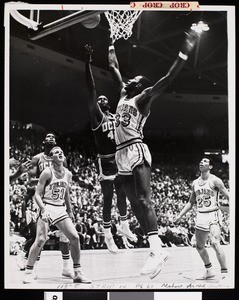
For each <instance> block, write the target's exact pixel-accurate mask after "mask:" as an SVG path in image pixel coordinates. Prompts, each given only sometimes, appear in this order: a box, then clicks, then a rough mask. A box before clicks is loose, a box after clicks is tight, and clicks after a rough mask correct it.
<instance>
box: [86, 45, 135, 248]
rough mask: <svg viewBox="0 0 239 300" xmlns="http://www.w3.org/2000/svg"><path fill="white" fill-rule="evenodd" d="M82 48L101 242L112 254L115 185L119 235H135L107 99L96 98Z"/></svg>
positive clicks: (89, 53)
mask: <svg viewBox="0 0 239 300" xmlns="http://www.w3.org/2000/svg"><path fill="white" fill-rule="evenodd" d="M85 50H86V62H85V66H86V81H87V85H88V89H89V97H88V105H89V111H90V121H91V128H92V131H93V133H94V138H95V143H96V145H97V149H98V156H97V163H98V173H99V181H100V185H101V189H102V193H103V201H104V203H103V222H104V223H103V225H104V232H105V243H106V245H107V248H108V250H109V251H110V252H112V253H117V252H118V247H117V246H116V244H115V242H114V240H113V237H112V233H111V206H112V199H113V191H114V188H115V191H116V195H117V206H118V209H119V213H120V221H121V225H120V227H119V229H118V231H120V233H121V234H123V235H124V236H126V237H127V238H128V239H130V240H131V241H133V242H137V237H136V236H135V235H134V234H133V233H132V232H131V231H130V229H129V224H128V221H127V214H126V212H127V205H126V196H125V193H124V190H123V187H122V184H121V181H120V179H119V176H117V173H118V170H117V165H116V162H115V150H116V148H115V141H114V136H115V116H114V115H113V114H111V113H110V111H109V109H110V106H109V101H108V99H107V97H105V96H103V95H101V96H99V97H97V95H96V89H95V82H94V78H93V74H92V70H91V60H92V52H93V50H92V48H91V46H89V45H86V46H85Z"/></svg>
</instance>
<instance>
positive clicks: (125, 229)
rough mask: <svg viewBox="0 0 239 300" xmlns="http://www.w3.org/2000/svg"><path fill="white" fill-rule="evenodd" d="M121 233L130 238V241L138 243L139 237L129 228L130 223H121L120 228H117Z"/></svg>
mask: <svg viewBox="0 0 239 300" xmlns="http://www.w3.org/2000/svg"><path fill="white" fill-rule="evenodd" d="M117 230H118V232H119V234H122V235H123V236H125V237H126V238H127V239H129V240H130V241H132V242H134V243H137V241H138V238H137V236H136V235H135V234H133V232H131V231H130V229H129V225H128V224H127V225H125V224H124V225H120V226H119V228H118V229H117Z"/></svg>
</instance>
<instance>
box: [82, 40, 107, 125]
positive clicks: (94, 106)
mask: <svg viewBox="0 0 239 300" xmlns="http://www.w3.org/2000/svg"><path fill="white" fill-rule="evenodd" d="M92 53H93V49H92V48H91V46H90V45H85V75H86V83H87V86H88V90H89V97H88V106H89V111H90V120H91V127H92V129H95V128H97V127H98V126H99V124H100V123H101V122H102V118H103V113H102V111H101V109H100V107H99V105H98V103H97V95H96V90H95V80H94V77H93V74H92V69H91V62H92Z"/></svg>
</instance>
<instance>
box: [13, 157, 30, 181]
mask: <svg viewBox="0 0 239 300" xmlns="http://www.w3.org/2000/svg"><path fill="white" fill-rule="evenodd" d="M30 166H31V161H30V160H29V159H27V160H26V161H25V162H23V163H20V166H19V167H18V169H17V171H16V172H15V173H14V174H12V175H10V182H12V181H14V180H15V179H17V178H18V177H19V176H21V175H22V174H23V173H25V172H28V170H29V168H30Z"/></svg>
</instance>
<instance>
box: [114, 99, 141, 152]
mask: <svg viewBox="0 0 239 300" xmlns="http://www.w3.org/2000/svg"><path fill="white" fill-rule="evenodd" d="M135 99H136V97H133V98H131V99H127V98H126V96H125V97H122V98H121V99H120V101H119V103H118V106H117V110H116V115H115V126H116V136H115V141H116V145H117V146H119V145H121V144H122V143H125V142H127V141H130V140H136V139H141V140H142V139H143V127H144V124H145V122H146V120H147V117H145V116H143V115H142V114H141V113H140V112H139V110H138V108H137V106H136V104H135Z"/></svg>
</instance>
